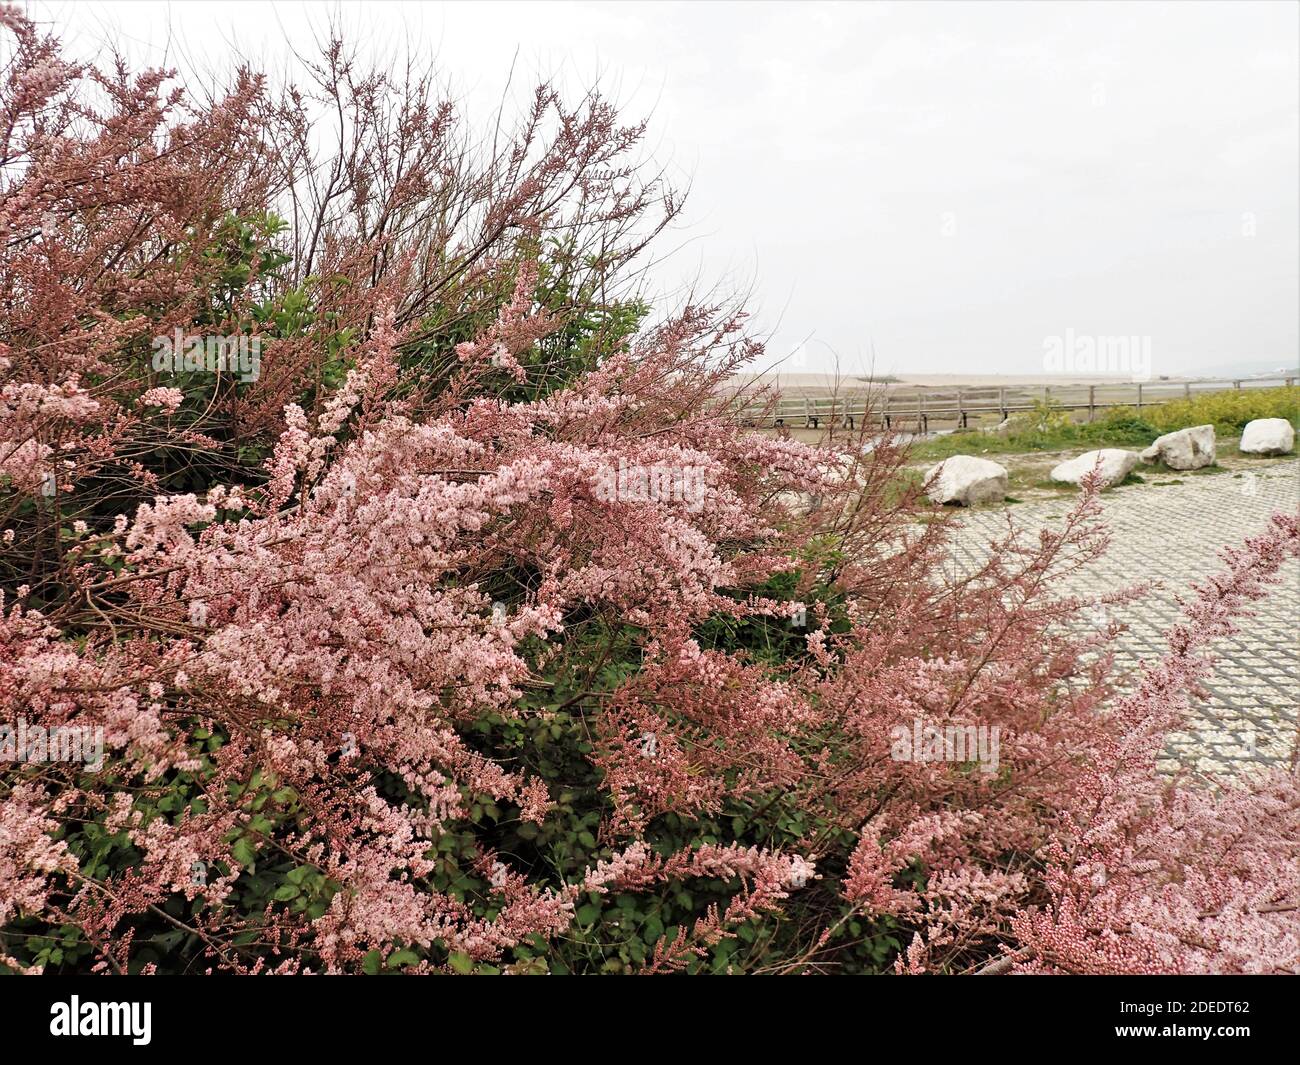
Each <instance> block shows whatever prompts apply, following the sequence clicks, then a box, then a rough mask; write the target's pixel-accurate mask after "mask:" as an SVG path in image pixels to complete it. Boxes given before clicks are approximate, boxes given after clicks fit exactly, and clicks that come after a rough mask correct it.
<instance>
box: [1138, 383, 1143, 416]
mask: <svg viewBox="0 0 1300 1065" xmlns="http://www.w3.org/2000/svg"><path fill="white" fill-rule="evenodd" d="M1138 410H1139V411H1141V410H1142V383H1141V382H1140V381H1139V382H1138Z"/></svg>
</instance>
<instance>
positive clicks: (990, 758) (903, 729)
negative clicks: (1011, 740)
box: [889, 717, 1002, 773]
mask: <svg viewBox="0 0 1300 1065" xmlns="http://www.w3.org/2000/svg"><path fill="white" fill-rule="evenodd" d="M1001 733H1002V730H1001V727H1000V726H998V725H993V726H989V725H943V726H939V725H929V724H926V722H924V721H922V720H921V719H920V718H919V717H918V718H917V719H916V720H914V721H913V722H912V724H911V725H910V726H908V725H895V726H894V727H893V728H891V729H890V730H889V756H890V758H892V759H893V760H894V761H895V762H957V763H965V762H978V763H979V766H980V772H981V773H996V772H997V771H998V760H999V753H1000V751H1001Z"/></svg>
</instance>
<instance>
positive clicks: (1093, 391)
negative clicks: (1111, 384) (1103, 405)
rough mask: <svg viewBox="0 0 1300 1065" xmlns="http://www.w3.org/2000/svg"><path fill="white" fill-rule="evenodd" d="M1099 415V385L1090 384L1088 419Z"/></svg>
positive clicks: (1090, 419)
mask: <svg viewBox="0 0 1300 1065" xmlns="http://www.w3.org/2000/svg"><path fill="white" fill-rule="evenodd" d="M1096 416H1097V386H1096V385H1089V386H1088V421H1092V420H1093V419H1094V418H1095V417H1096Z"/></svg>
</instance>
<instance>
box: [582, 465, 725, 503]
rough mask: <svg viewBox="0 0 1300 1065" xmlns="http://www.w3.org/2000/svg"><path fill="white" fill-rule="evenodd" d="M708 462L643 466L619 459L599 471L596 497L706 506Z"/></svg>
mask: <svg viewBox="0 0 1300 1065" xmlns="http://www.w3.org/2000/svg"><path fill="white" fill-rule="evenodd" d="M707 472H708V470H707V468H706V467H704V466H672V465H665V464H655V465H651V466H641V465H639V464H637V463H629V462H628V461H627V459H625V458H620V459H619V460H618V469H617V470H615V469H614V467H613V466H606V467H604V468H603V469H602V470H601V471H600V473H599V474H597V475H596V498H597V499H599V500H601V501H602V502H605V503H612V502H615V501H617V502H620V503H650V502H655V503H685V504H686V509H687V510H689V511H690V512H691V513H693V514H694V513H698V512H699V511H701V510H703V509H704V497H705V495H706V494H707V493H708V490H709V486H708V480H707V478H706V476H705V475H706V473H707Z"/></svg>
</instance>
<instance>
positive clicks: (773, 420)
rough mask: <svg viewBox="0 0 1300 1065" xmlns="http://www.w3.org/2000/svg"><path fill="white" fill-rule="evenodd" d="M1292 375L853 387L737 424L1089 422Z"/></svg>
mask: <svg viewBox="0 0 1300 1065" xmlns="http://www.w3.org/2000/svg"><path fill="white" fill-rule="evenodd" d="M1297 379H1300V377H1298V375H1290V376H1281V375H1278V376H1275V377H1251V378H1241V379H1238V380H1229V379H1223V380H1204V381H1142V382H1132V383H1127V382H1115V383H1107V384H1096V385H1059V386H1058V385H1042V386H1037V387H1035V386H1027V385H1015V386H1005V387H997V386H986V387H971V388H952V389H938V388H935V389H917V390H915V391H913V392H907V393H905V392H901V391H899V390H897V389H895V388H894V387H893V386H890V385H878V386H876V389H875V391H874V392H868V391H867V390H865V389H863V390H858V391H855V392H852V393H847V394H842V395H837V396H787V397H782V398H781V399H778V400H777V401H776V402H775V403H771V404H767V405H758V404H753V403H744V402H742V401H737V407H736V409H737V411H738V413H739V415H740V417H741V419H742V421H743V422H744V423H745V424H747V425H750V426H753V427H755V428H763V429H772V428H781V427H783V426H784V427H786V428H791V429H793V428H806V429H826V428H832V427H833V428H843V429H856V428H860V427H862V425H863V424H864V423H865V424H867V425H878V426H880V427H881V428H882V429H906V430H908V431H914V432H919V433H928V432H929V431H930V423H931V422H940V423H946V422H952V423H953V424H954V425H955V426H956V427H959V428H966V427H967V426H969V425H970V423H971V422H972V421H974V422H976V423H979V422H980V421H981V420H990V419H992V418H994V417H995V416H996V417H997V418H998V419H999V420H1002V421H1005V420H1006V419H1007V418H1009V417H1011V415H1013V414H1017V413H1021V412H1024V411H1030V410H1034V409H1035V408H1036V407H1037V406H1039V405H1040V404H1042V403H1045V402H1050V403H1051V404H1053V405H1054V406H1056V407H1058V408H1059V409H1062V410H1067V411H1087V412H1088V421H1092V420H1093V419H1094V418H1096V416H1097V413H1098V412H1099V411H1105V410H1108V409H1110V408H1113V407H1136V408H1137V409H1138V410H1141V409H1142V408H1143V407H1144V406H1151V405H1153V404H1156V403H1164V402H1167V401H1169V400H1174V399H1190V398H1191V397H1192V396H1195V395H1203V394H1205V393H1207V392H1223V391H1227V390H1228V389H1236V390H1241V389H1255V388H1279V387H1282V386H1285V387H1288V388H1289V387H1290V386H1291V385H1293V384H1295V382H1296V381H1297Z"/></svg>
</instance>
